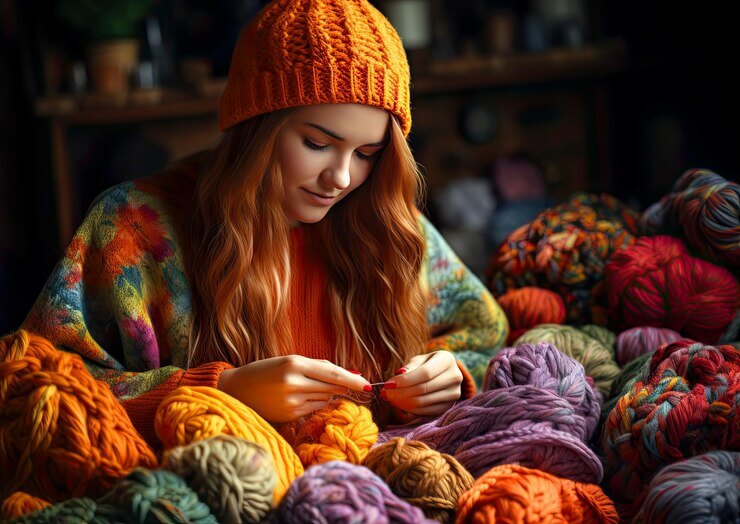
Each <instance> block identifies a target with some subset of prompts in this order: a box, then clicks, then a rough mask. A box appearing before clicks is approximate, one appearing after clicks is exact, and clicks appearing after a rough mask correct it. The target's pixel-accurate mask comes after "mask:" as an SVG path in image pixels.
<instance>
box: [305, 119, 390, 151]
mask: <svg viewBox="0 0 740 524" xmlns="http://www.w3.org/2000/svg"><path fill="white" fill-rule="evenodd" d="M303 125H306V126H310V127H313V128H314V129H317V130H319V131H321V132H322V133H324V134H325V135H328V136H330V137H332V138H333V139H335V140H339V141H340V142H344V138H342V137H341V136H339V135H338V134H336V133H335V132H334V131H330V130H328V129H326V128H325V127H322V126H320V125H318V124H312V123H311V122H303ZM385 144H386V141H385V140H382V141H380V142H374V143H372V144H364V145H363V146H362V147H383V146H385Z"/></svg>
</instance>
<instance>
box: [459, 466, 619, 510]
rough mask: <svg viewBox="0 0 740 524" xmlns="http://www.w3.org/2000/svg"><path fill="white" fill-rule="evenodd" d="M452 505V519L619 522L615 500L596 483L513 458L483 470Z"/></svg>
mask: <svg viewBox="0 0 740 524" xmlns="http://www.w3.org/2000/svg"><path fill="white" fill-rule="evenodd" d="M457 510H458V512H457V520H456V521H455V522H456V523H457V524H462V523H466V522H470V523H472V522H475V523H476V524H489V523H490V524H493V523H499V522H507V523H522V524H523V523H530V522H551V523H558V524H577V523H593V524H602V523H612V522H613V523H616V522H619V516H618V515H617V510H616V509H615V508H614V503H613V502H612V501H611V500H610V499H609V497H607V496H606V495H605V494H604V492H603V491H602V490H601V488H600V487H599V486H597V485H596V484H585V483H582V482H574V481H572V480H567V479H561V478H558V477H556V476H554V475H550V474H549V473H545V472H544V471H539V470H536V469H529V468H525V467H523V466H518V465H515V464H504V465H502V466H496V467H495V468H492V469H490V470H488V472H486V473H485V474H484V475H483V476H481V477H480V478H478V480H476V481H475V482H474V483H473V487H472V488H470V490H469V491H466V492H465V493H463V494H462V496H461V497H460V499H459V500H458V502H457Z"/></svg>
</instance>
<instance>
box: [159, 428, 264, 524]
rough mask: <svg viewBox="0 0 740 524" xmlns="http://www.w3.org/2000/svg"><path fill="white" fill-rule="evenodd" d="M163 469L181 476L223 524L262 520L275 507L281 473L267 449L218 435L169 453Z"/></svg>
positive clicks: (163, 462)
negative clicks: (278, 472) (279, 474)
mask: <svg viewBox="0 0 740 524" xmlns="http://www.w3.org/2000/svg"><path fill="white" fill-rule="evenodd" d="M162 468H163V469H166V470H169V471H172V472H173V473H175V474H176V475H178V476H180V477H181V478H182V479H183V480H185V482H186V483H187V484H188V486H190V487H191V488H192V489H193V490H194V491H195V492H196V493H197V494H198V497H199V498H200V499H201V500H202V501H203V502H205V503H206V504H208V507H209V508H211V512H212V513H213V514H214V515H215V516H216V518H217V519H218V521H219V522H221V523H239V522H262V521H263V520H264V519H265V517H266V516H267V515H268V514H269V513H270V511H272V509H273V492H274V491H275V484H276V483H277V474H276V473H275V469H274V467H273V465H272V457H270V454H269V453H267V451H266V450H265V448H263V447H262V446H260V445H258V444H255V443H254V442H248V441H246V440H244V439H241V438H238V437H234V436H231V435H217V436H215V437H211V438H209V439H206V440H199V441H197V442H194V443H192V444H190V445H188V446H179V447H176V448H173V449H171V450H169V451H167V452H166V453H165V456H164V458H163V459H162Z"/></svg>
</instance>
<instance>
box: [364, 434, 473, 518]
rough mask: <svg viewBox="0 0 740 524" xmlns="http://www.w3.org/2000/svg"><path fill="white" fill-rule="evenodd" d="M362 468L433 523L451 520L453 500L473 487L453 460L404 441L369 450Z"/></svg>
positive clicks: (471, 481)
mask: <svg viewBox="0 0 740 524" xmlns="http://www.w3.org/2000/svg"><path fill="white" fill-rule="evenodd" d="M363 466H365V467H367V468H368V469H370V470H371V471H372V472H373V473H375V474H376V475H378V476H379V477H380V478H382V479H383V481H385V483H386V484H388V486H389V487H390V488H391V491H393V493H395V494H396V495H397V496H399V497H401V498H402V499H403V500H405V501H406V502H408V503H409V504H413V505H414V506H417V507H419V508H421V509H422V510H423V511H424V515H426V516H427V517H428V518H430V519H434V520H436V521H437V522H453V521H454V520H455V511H456V509H457V500H458V499H459V498H460V496H461V495H462V494H463V493H465V492H466V491H468V490H469V489H470V487H471V486H472V485H473V477H472V476H471V475H470V473H468V471H467V470H466V469H465V468H464V467H463V466H462V465H461V464H460V463H459V462H458V461H457V460H455V458H454V457H451V456H450V455H447V454H444V453H440V452H439V451H435V450H433V449H431V448H430V447H429V446H427V445H426V444H424V443H423V442H418V441H408V440H406V439H404V438H395V439H392V440H391V441H390V442H386V443H385V444H381V445H380V446H377V447H375V448H373V450H372V451H370V454H369V455H368V456H367V457H366V458H365V461H364V462H363Z"/></svg>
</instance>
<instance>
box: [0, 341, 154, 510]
mask: <svg viewBox="0 0 740 524" xmlns="http://www.w3.org/2000/svg"><path fill="white" fill-rule="evenodd" d="M156 464H157V459H156V457H155V456H154V452H153V451H152V450H151V449H150V448H149V446H148V445H147V444H146V442H145V441H144V439H143V438H142V437H141V436H140V435H139V434H138V433H137V432H136V430H135V429H134V426H133V425H132V423H131V421H130V419H129V418H128V415H127V414H126V411H125V410H124V409H123V407H122V406H121V404H120V403H119V402H118V400H117V399H116V398H115V397H114V396H113V393H111V391H110V388H109V387H108V385H107V384H105V383H104V382H100V381H97V380H95V379H94V378H93V377H92V375H90V373H89V372H88V371H87V370H86V369H85V365H84V363H83V361H82V358H81V357H80V356H79V355H76V354H71V353H66V352H62V351H58V350H57V349H56V348H55V347H54V346H53V345H52V344H51V343H50V342H49V341H48V340H46V339H44V338H42V337H39V336H36V335H33V334H30V333H28V332H26V331H23V330H21V331H18V332H16V333H14V334H11V335H8V336H6V337H4V338H3V339H2V340H0V471H2V472H13V475H5V474H3V475H2V476H1V480H0V499H5V498H6V497H7V496H9V495H10V494H11V493H13V492H16V491H23V492H25V493H27V494H29V495H33V496H36V497H42V498H43V499H44V500H47V501H49V502H58V501H62V500H65V499H68V498H70V497H79V496H82V495H90V496H97V495H100V494H102V493H104V492H105V491H107V490H108V489H110V487H111V486H112V485H113V483H114V482H115V481H116V480H117V479H119V478H121V477H123V476H125V475H126V474H128V473H129V472H130V471H131V470H132V469H133V468H135V467H137V466H143V467H154V466H156Z"/></svg>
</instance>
